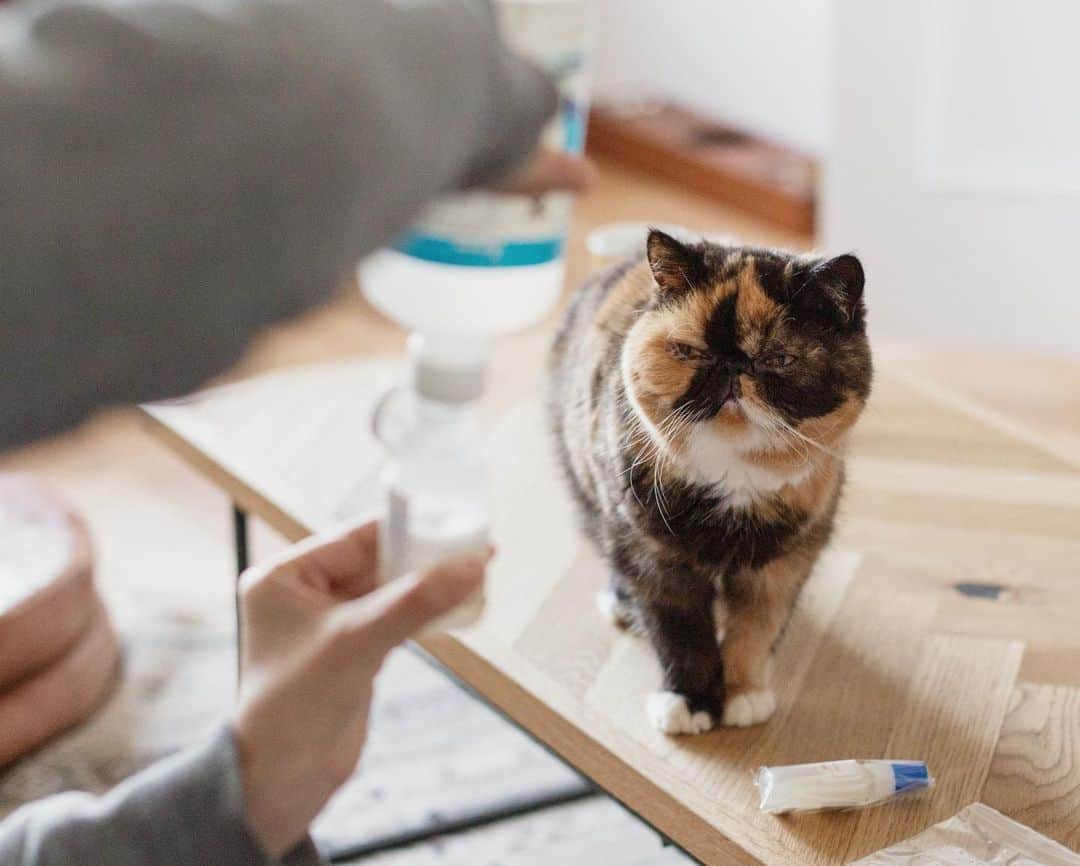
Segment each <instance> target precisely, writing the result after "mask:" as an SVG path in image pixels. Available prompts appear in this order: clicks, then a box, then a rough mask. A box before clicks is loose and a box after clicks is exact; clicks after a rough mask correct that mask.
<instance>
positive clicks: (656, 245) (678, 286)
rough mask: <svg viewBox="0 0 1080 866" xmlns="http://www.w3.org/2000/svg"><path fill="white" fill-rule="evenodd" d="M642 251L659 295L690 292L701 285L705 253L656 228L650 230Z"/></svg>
mask: <svg viewBox="0 0 1080 866" xmlns="http://www.w3.org/2000/svg"><path fill="white" fill-rule="evenodd" d="M645 251H646V253H647V254H648V257H649V267H650V268H652V273H653V279H654V280H656V285H657V287H658V288H659V290H660V293H661V294H664V295H675V294H680V293H683V292H689V291H693V290H694V289H696V288H699V287H700V286H701V285H702V284H704V282H705V277H706V273H705V256H704V254H703V253H702V251H701V250H700V249H698V248H696V247H694V246H690V245H688V244H684V243H682V242H681V241H677V240H675V238H673V237H672V236H671V235H669V234H665V233H664V232H662V231H660V230H659V229H650V230H649V238H648V240H647V241H646V242H645Z"/></svg>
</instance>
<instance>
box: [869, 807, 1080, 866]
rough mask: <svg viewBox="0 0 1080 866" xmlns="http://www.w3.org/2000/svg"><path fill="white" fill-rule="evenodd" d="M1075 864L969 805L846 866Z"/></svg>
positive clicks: (1065, 852) (1077, 860) (1053, 846)
mask: <svg viewBox="0 0 1080 866" xmlns="http://www.w3.org/2000/svg"><path fill="white" fill-rule="evenodd" d="M930 864H934V866H1080V855H1077V854H1074V853H1073V852H1072V851H1070V850H1069V849H1068V848H1066V847H1065V846H1064V845H1059V844H1058V843H1057V842H1055V841H1053V840H1052V839H1047V838H1046V837H1045V836H1043V835H1041V834H1040V833H1037V832H1035V831H1034V830H1032V829H1031V828H1030V827H1025V826H1024V825H1023V824H1020V823H1017V822H1016V821H1014V820H1012V819H1011V818H1007V817H1006V816H1004V815H1002V814H1001V813H1000V812H998V811H996V810H994V809H991V808H990V807H989V806H987V805H986V804H985V803H974V804H973V805H971V806H968V807H967V808H966V809H963V810H962V811H960V812H958V813H957V814H955V815H953V817H951V818H949V819H948V820H946V821H942V822H941V823H940V824H935V825H934V826H933V827H931V828H930V829H929V830H925V831H923V832H922V833H920V834H919V835H918V836H914V837H912V838H911V839H908V840H906V841H904V842H900V843H898V844H896V845H892V846H890V847H888V848H884V849H882V850H881V851H878V852H876V853H874V854H871V855H870V856H869V857H863V858H862V859H861V860H856V861H855V862H854V863H851V864H849V866H930Z"/></svg>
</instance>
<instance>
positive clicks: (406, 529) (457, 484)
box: [375, 335, 488, 631]
mask: <svg viewBox="0 0 1080 866" xmlns="http://www.w3.org/2000/svg"><path fill="white" fill-rule="evenodd" d="M409 357H410V363H411V379H412V381H411V383H410V386H408V387H405V388H400V389H395V390H394V391H391V392H390V394H388V395H387V398H386V399H384V401H383V402H382V404H381V406H380V408H379V409H378V410H377V413H376V417H375V432H376V435H377V436H378V437H379V439H380V440H381V441H382V442H383V444H384V445H385V447H386V449H387V451H388V453H389V461H388V462H387V465H386V468H385V470H384V472H383V484H384V490H385V495H386V503H387V509H386V511H387V513H386V515H385V518H384V519H383V521H382V523H381V530H382V533H381V537H380V544H379V554H380V556H379V558H380V572H381V574H380V577H381V579H382V580H383V581H387V580H393V579H394V578H397V577H401V576H403V575H405V574H408V573H410V572H413V571H421V570H423V569H424V568H427V567H428V566H431V565H435V564H436V563H438V562H441V561H443V560H445V559H448V558H451V557H454V556H458V555H463V554H469V553H476V554H479V555H483V554H484V552H485V551H486V549H487V545H488V508H487V485H486V483H485V473H484V457H483V453H482V449H481V443H480V436H479V432H478V429H477V426H476V422H475V418H474V406H475V401H476V399H477V398H478V397H479V396H480V394H481V392H482V390H483V375H484V368H483V361H484V358H483V355H482V354H480V353H475V352H474V353H471V354H470V353H464V354H462V353H461V352H459V351H456V346H455V344H454V343H452V342H451V343H444V344H440V343H438V341H432V340H429V339H425V338H424V337H421V336H419V335H414V336H413V337H411V338H410V339H409ZM483 605H484V600H483V594H482V592H478V593H477V594H476V595H474V596H473V597H472V598H470V599H468V600H467V601H466V602H465V603H464V604H462V605H460V606H459V607H458V608H456V609H455V610H454V611H453V612H451V613H450V614H448V615H447V616H446V617H444V618H443V619H441V620H439V621H438V622H436V623H435V624H434V625H433V626H431V627H430V628H431V630H435V631H439V630H445V629H449V628H463V627H465V626H468V625H472V624H473V623H474V622H475V621H476V620H477V618H478V617H479V616H480V614H481V613H482V611H483Z"/></svg>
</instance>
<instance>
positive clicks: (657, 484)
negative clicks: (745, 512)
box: [653, 400, 696, 535]
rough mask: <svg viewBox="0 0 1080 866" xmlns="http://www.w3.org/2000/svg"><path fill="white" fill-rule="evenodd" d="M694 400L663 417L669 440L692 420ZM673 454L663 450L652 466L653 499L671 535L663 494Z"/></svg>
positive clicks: (674, 438)
mask: <svg viewBox="0 0 1080 866" xmlns="http://www.w3.org/2000/svg"><path fill="white" fill-rule="evenodd" d="M695 402H696V401H695V400H691V401H689V402H688V403H686V404H685V405H684V406H683V407H682V408H680V409H679V410H678V411H676V412H672V413H671V415H669V416H668V417H667V418H666V419H664V424H663V425H662V426H663V427H666V428H667V432H666V436H667V437H668V438H670V439H671V440H673V441H674V440H676V439H677V437H679V436H681V435H682V432H683V431H684V430H685V429H686V428H687V427H688V426H690V424H692V423H693V422H694V420H695V419H694V417H693V413H692V409H693V406H694V403H695ZM673 456H674V451H673V450H672V449H667V450H665V451H664V452H663V453H662V455H661V457H660V459H659V460H658V461H656V463H655V464H654V466H653V499H654V500H655V501H656V507H657V510H658V511H659V512H660V518H661V520H663V521H664V525H665V526H666V527H667V528H668V532H670V533H671V534H672V535H674V534H675V531H674V530H673V529H672V528H671V523H670V522H669V513H668V512H670V510H671V509H670V508H669V507H668V504H667V499H666V498H665V496H664V492H663V491H664V469H665V468H666V466H667V464H668V463H669V462H671V460H672V458H673Z"/></svg>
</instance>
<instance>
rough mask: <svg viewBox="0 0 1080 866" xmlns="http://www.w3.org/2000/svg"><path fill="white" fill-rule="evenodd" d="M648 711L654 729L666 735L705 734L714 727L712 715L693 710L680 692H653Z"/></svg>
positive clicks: (647, 705)
mask: <svg viewBox="0 0 1080 866" xmlns="http://www.w3.org/2000/svg"><path fill="white" fill-rule="evenodd" d="M646 709H647V711H648V713H649V720H650V721H651V722H652V723H653V727H655V728H656V729H657V730H660V731H663V732H664V733H665V734H703V733H705V732H706V731H711V730H712V727H713V717H712V714H711V713H709V712H707V711H706V710H691V709H690V702H689V701H688V700H687V699H686V697H685V696H684V695H680V694H679V693H678V692H653V693H652V694H651V695H649V699H648V701H647V702H646Z"/></svg>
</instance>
